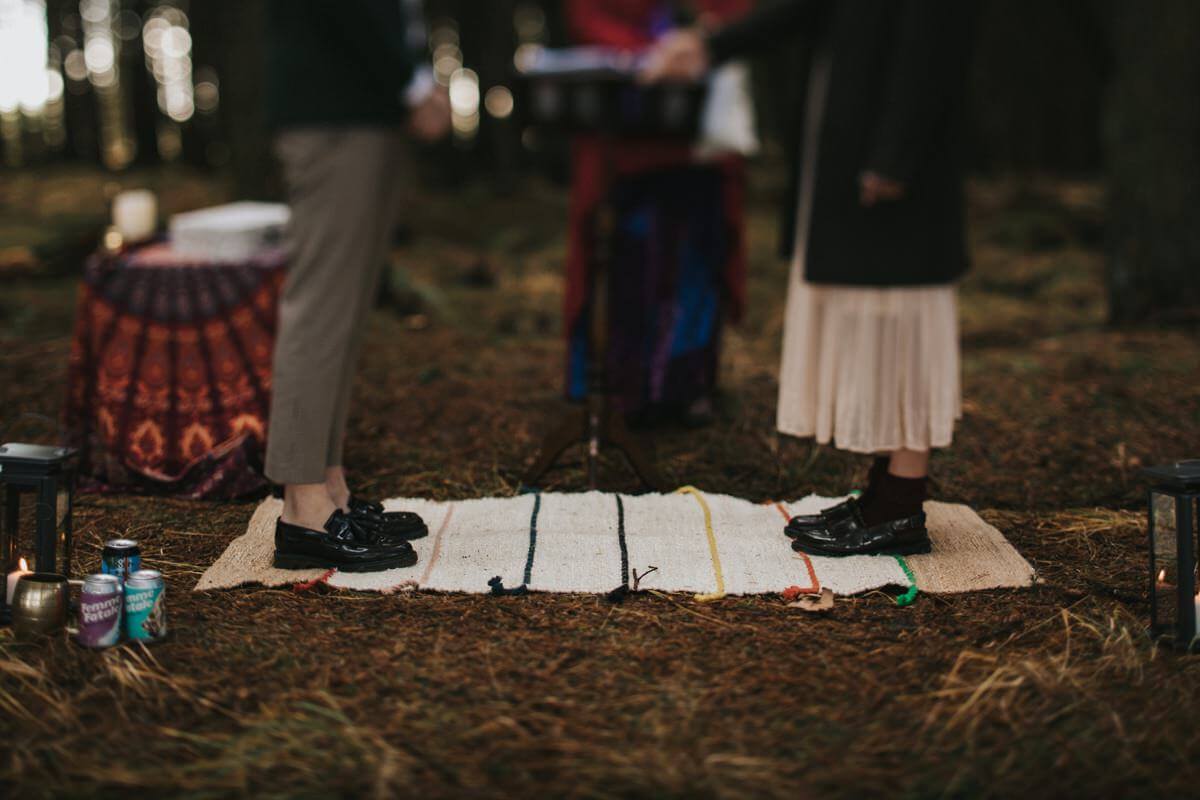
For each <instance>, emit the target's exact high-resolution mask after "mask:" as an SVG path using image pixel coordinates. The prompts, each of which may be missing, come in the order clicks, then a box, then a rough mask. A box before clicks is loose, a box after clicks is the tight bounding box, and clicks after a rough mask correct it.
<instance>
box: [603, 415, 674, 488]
mask: <svg viewBox="0 0 1200 800" xmlns="http://www.w3.org/2000/svg"><path fill="white" fill-rule="evenodd" d="M604 441H605V443H606V444H610V445H612V446H613V447H615V448H617V449H618V450H620V451H621V452H622V453H624V454H625V459H626V460H627V461H629V466H631V467H633V471H634V472H635V473H637V476H638V478H639V479H640V480H641V481H642V483H644V484H645V485H646V488H648V489H651V490H653V491H656V492H663V491H666V489H667V486H666V483H664V482H663V479H662V476H661V475H659V474H658V469H657V468H656V467H655V466H654V460H653V459H652V458H650V456H649V455H648V454H647V453H646V450H645V449H644V448H643V447H642V445H641V442H639V441H638V440H637V439H636V438H635V437H634V435H633V434H632V433H630V432H629V428H628V427H627V426H626V425H625V417H624V416H622V414H621V412H620V411H617V410H616V409H615V408H614V407H613V406H612V405H606V407H605V409H604Z"/></svg>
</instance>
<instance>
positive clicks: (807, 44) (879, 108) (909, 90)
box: [644, 0, 973, 555]
mask: <svg viewBox="0 0 1200 800" xmlns="http://www.w3.org/2000/svg"><path fill="white" fill-rule="evenodd" d="M972 12H973V4H972V3H971V2H970V0H791V2H783V3H778V4H775V5H770V6H765V7H762V8H760V9H759V10H758V11H756V12H755V13H753V14H751V15H750V16H748V17H746V18H744V19H743V20H742V21H741V22H738V23H735V24H734V25H731V26H729V27H726V28H724V29H722V30H718V31H716V32H713V33H705V32H703V31H700V30H691V31H685V32H680V33H677V34H674V35H672V36H670V37H667V38H666V39H664V40H663V41H662V42H660V45H659V47H658V48H657V49H656V51H655V52H654V53H653V54H652V55H651V57H650V59H649V61H648V64H647V66H646V69H645V73H644V77H645V78H646V79H647V80H670V79H696V78H699V77H701V76H702V75H703V74H704V73H705V72H706V71H707V70H708V69H709V68H710V66H711V65H713V64H716V63H720V62H722V61H724V60H727V59H729V58H734V57H744V56H749V55H754V54H755V53H757V52H760V51H761V50H763V49H766V48H769V47H772V46H776V45H780V44H792V45H794V46H798V47H801V48H803V51H804V58H803V62H804V64H805V71H804V73H803V74H801V75H798V76H797V81H796V84H795V85H796V86H797V87H798V88H799V89H800V90H801V96H800V97H798V98H797V99H796V101H795V102H797V103H798V104H799V106H800V108H802V110H803V113H802V115H801V117H800V125H799V128H798V129H797V130H796V131H795V132H794V137H793V141H792V143H791V144H792V147H791V148H790V149H791V152H792V153H793V154H794V158H795V163H794V165H793V169H792V173H791V174H792V175H793V176H794V183H793V190H792V191H791V192H790V193H789V200H790V202H789V203H788V206H787V208H785V210H784V225H783V230H784V247H783V251H784V254H785V255H787V256H790V257H791V258H792V261H793V274H792V279H791V280H790V281H789V289H788V310H787V319H786V323H785V332H784V346H783V363H782V368H781V379H780V395H779V414H778V427H779V430H780V431H782V432H784V433H788V434H792V435H796V436H808V437H815V438H816V440H817V441H818V442H820V443H830V442H832V443H833V444H834V445H835V446H836V447H838V448H840V449H844V450H849V451H852V452H859V453H864V454H871V455H874V456H875V460H874V463H873V465H872V467H871V470H870V474H869V480H868V485H867V489H866V491H865V493H864V494H863V495H862V496H861V497H860V498H858V499H855V500H851V501H849V502H847V503H845V504H842V505H841V506H838V507H836V508H835V509H831V510H828V511H826V512H825V513H824V514H822V515H819V516H817V517H805V518H796V519H793V520H791V522H790V523H789V525H788V528H787V532H788V534H789V535H790V536H792V538H793V547H795V548H796V549H798V550H803V551H805V552H809V553H816V554H820V555H855V554H866V553H889V554H909V553H917V552H928V550H929V546H930V545H929V538H928V533H927V531H926V529H925V516H924V514H923V511H922V509H923V503H924V500H925V499H926V485H927V477H928V468H929V455H930V451H931V450H932V449H933V448H937V447H946V446H948V445H949V444H950V443H951V440H952V438H953V430H954V425H955V422H956V421H957V420H958V419H959V418H960V416H961V408H962V401H961V389H960V379H959V351H958V338H959V333H958V314H957V290H956V288H955V282H956V281H957V280H958V279H959V278H961V277H962V275H963V274H964V273H965V272H966V270H967V266H968V260H967V254H966V236H965V230H964V228H965V210H964V205H965V203H964V188H963V162H964V158H963V152H962V151H963V147H962V140H963V137H962V112H963V108H964V99H965V94H966V82H967V72H968V69H969V64H970V53H971V28H972V24H971V23H972V19H971V18H972V16H973V13H972Z"/></svg>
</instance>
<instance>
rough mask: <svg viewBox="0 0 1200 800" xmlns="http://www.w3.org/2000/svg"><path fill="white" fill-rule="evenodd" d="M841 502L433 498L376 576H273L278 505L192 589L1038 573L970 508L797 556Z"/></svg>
mask: <svg viewBox="0 0 1200 800" xmlns="http://www.w3.org/2000/svg"><path fill="white" fill-rule="evenodd" d="M836 502H838V498H823V497H817V496H810V497H806V498H804V499H802V500H798V501H795V502H790V503H769V504H757V503H751V502H749V501H747V500H742V499H739V498H736V497H730V496H728V495H719V494H707V493H704V492H701V491H699V490H695V489H690V488H689V489H683V490H680V492H678V493H675V494H649V495H637V496H633V495H616V494H607V493H601V492H588V493H586V494H527V495H521V496H518V497H503V498H483V499H479V500H461V501H453V502H433V501H429V500H420V499H403V498H397V499H394V500H389V501H387V502H386V503H385V505H386V506H387V507H388V508H389V509H395V510H398V509H404V510H409V511H416V512H417V513H419V514H421V515H422V517H424V519H425V521H426V522H427V523H428V525H429V535H428V536H427V537H425V538H424V539H420V540H418V541H416V542H414V543H413V545H414V547H415V548H416V550H417V553H418V555H419V557H420V560H419V561H418V562H417V565H416V566H414V567H410V568H407V569H396V570H388V571H385V572H376V573H368V574H351V573H338V572H335V571H330V572H323V571H320V570H308V571H296V570H278V569H275V568H274V567H272V566H271V559H272V552H273V549H274V542H273V535H274V526H275V520H276V519H277V518H278V516H279V512H280V509H281V507H282V502H281V501H279V500H273V499H272V500H266V501H264V502H263V503H262V504H261V505H260V506H259V507H258V509H257V510H256V511H255V512H254V515H253V517H252V518H251V519H250V525H249V528H248V530H247V531H246V533H245V534H243V535H242V536H240V537H239V538H237V539H235V540H234V541H233V542H232V543H231V544H230V545H229V547H228V549H226V551H225V552H224V553H223V554H222V555H221V557H220V558H219V559H218V560H217V562H216V563H215V564H213V565H212V567H210V568H209V569H208V570H207V571H206V572H205V573H204V575H203V576H202V577H201V578H200V582H199V583H198V584H197V585H196V589H197V590H198V591H205V590H210V589H228V588H233V587H236V586H242V585H246V584H260V585H263V586H285V585H290V584H305V583H315V582H324V583H327V584H328V585H330V586H335V587H340V588H346V589H357V590H361V591H377V592H394V591H399V590H404V589H428V590H433V591H444V592H472V593H486V592H493V591H501V590H504V591H511V590H514V589H515V590H518V591H522V590H528V591H544V592H579V593H601V592H608V591H611V590H613V589H616V588H618V587H621V586H630V587H632V586H633V585H635V584H636V585H637V587H638V588H641V589H657V590H661V591H670V592H692V593H695V594H696V595H697V596H698V597H699V598H700V599H715V598H718V597H721V596H724V595H727V594H735V595H743V594H763V593H773V592H783V591H785V590H789V589H790V590H791V591H792V592H800V593H816V592H819V591H820V590H821V589H830V590H832V591H833V593H834V594H838V595H851V594H857V593H860V592H865V591H868V590H871V589H878V588H881V587H884V586H898V587H908V588H910V589H911V588H912V587H913V585H914V581H915V586H916V588H918V589H919V590H920V591H925V592H934V593H951V592H969V591H978V590H983V589H996V588H1016V587H1024V586H1029V585H1030V584H1031V583H1032V582H1033V578H1034V573H1033V568H1032V567H1031V566H1030V565H1029V563H1028V562H1027V561H1026V560H1025V559H1024V558H1022V557H1021V554H1020V553H1018V552H1017V551H1016V549H1015V548H1014V547H1013V546H1012V545H1011V544H1009V542H1008V540H1006V539H1005V538H1004V536H1003V535H1002V534H1001V533H1000V531H998V530H996V529H995V528H994V527H992V526H991V525H988V524H987V523H986V522H984V521H983V520H982V519H981V518H980V517H979V515H978V514H976V513H975V512H974V511H972V510H971V509H970V508H968V507H966V506H962V505H949V504H945V503H932V502H931V503H928V504H927V505H926V513H927V514H928V517H929V530H930V535H931V537H932V539H933V552H932V553H929V554H928V555H917V556H908V557H906V558H898V557H894V556H855V557H851V558H822V557H817V556H812V557H809V556H806V555H803V554H801V553H796V552H793V551H792V550H791V548H790V547H789V540H788V539H787V538H786V537H785V536H784V535H783V527H784V523H785V521H786V519H787V518H788V517H790V516H792V515H794V514H801V513H814V512H816V511H818V510H820V509H821V508H824V507H826V506H828V505H831V504H833V503H836Z"/></svg>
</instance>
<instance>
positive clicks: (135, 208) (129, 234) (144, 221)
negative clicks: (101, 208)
mask: <svg viewBox="0 0 1200 800" xmlns="http://www.w3.org/2000/svg"><path fill="white" fill-rule="evenodd" d="M112 221H113V227H114V228H116V229H117V232H118V233H120V234H121V238H123V239H124V240H125V241H126V242H127V243H137V242H144V241H146V240H147V239H149V238H151V237H153V236H154V232H155V231H156V230H158V198H157V197H155V196H154V192H152V191H150V190H149V189H135V190H133V191H128V192H121V193H120V194H119V195H117V196H116V197H114V198H113V205H112Z"/></svg>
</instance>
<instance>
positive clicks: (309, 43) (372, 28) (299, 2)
mask: <svg viewBox="0 0 1200 800" xmlns="http://www.w3.org/2000/svg"><path fill="white" fill-rule="evenodd" d="M409 22H410V20H408V19H406V15H405V12H404V9H403V8H402V0H270V3H269V6H268V17H267V118H268V121H269V122H270V124H271V127H272V128H275V129H279V128H288V127H299V126H308V125H396V124H399V123H401V122H402V121H403V120H404V118H405V116H406V112H407V109H406V108H405V105H404V97H403V93H404V88H405V87H406V86H407V85H408V82H409V81H410V80H411V78H412V75H413V69H414V53H412V52H411V51H410V48H409V45H408V37H407V33H408V31H407V25H408V23H409Z"/></svg>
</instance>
